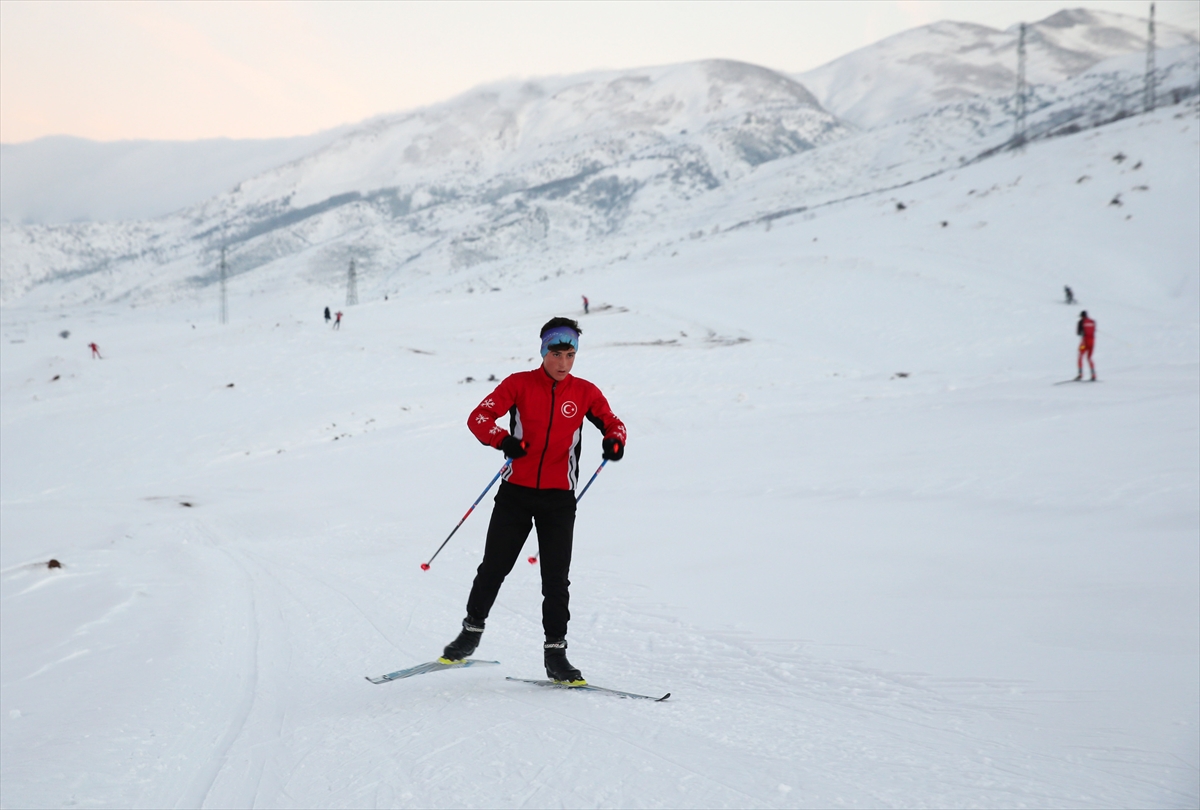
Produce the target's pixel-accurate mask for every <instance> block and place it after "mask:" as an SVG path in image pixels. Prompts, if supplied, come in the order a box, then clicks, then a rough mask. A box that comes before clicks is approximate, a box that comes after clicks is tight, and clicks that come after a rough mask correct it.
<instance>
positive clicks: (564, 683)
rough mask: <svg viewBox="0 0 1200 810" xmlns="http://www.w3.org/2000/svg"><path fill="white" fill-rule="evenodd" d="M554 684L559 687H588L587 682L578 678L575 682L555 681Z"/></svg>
mask: <svg viewBox="0 0 1200 810" xmlns="http://www.w3.org/2000/svg"><path fill="white" fill-rule="evenodd" d="M555 683H556V684H558V685H559V686H587V685H588V682H587V681H585V680H584V679H583V678H580V679H579V680H577V681H555Z"/></svg>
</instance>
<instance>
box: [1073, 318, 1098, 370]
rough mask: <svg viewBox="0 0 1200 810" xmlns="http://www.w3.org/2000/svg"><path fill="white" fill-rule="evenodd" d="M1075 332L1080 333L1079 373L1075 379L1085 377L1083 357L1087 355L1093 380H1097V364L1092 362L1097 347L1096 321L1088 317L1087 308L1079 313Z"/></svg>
mask: <svg viewBox="0 0 1200 810" xmlns="http://www.w3.org/2000/svg"><path fill="white" fill-rule="evenodd" d="M1075 334H1077V335H1079V340H1080V343H1079V374H1078V375H1076V377H1075V380H1076V381H1077V382H1078V381H1079V380H1082V379H1083V358H1084V356H1085V355H1086V356H1087V361H1088V366H1089V367H1090V368H1091V370H1092V382H1095V381H1096V364H1095V363H1093V362H1092V352H1093V351H1094V350H1095V348H1096V322H1095V321H1093V320H1092V319H1091V318H1089V317H1088V314H1087V310H1086V309H1085V310H1084V311H1083V312H1080V313H1079V323H1078V324H1077V325H1076V326H1075Z"/></svg>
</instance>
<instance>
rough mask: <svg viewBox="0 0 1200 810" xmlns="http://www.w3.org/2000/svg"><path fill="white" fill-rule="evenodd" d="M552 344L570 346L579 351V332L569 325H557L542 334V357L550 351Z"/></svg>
mask: <svg viewBox="0 0 1200 810" xmlns="http://www.w3.org/2000/svg"><path fill="white" fill-rule="evenodd" d="M551 346H570V347H571V348H572V349H574V350H575V351H579V333H578V332H576V331H575V330H574V329H572V328H571V327H569V326H556V327H554V328H553V329H551V330H550V331H549V332H547V333H546V334H544V335H542V357H545V356H546V355H547V354H549V353H550V347H551Z"/></svg>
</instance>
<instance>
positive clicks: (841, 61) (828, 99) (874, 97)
mask: <svg viewBox="0 0 1200 810" xmlns="http://www.w3.org/2000/svg"><path fill="white" fill-rule="evenodd" d="M1146 26H1147V22H1146V20H1143V19H1138V18H1136V17H1129V16H1126V15H1123V14H1112V13H1109V12H1103V11H1091V10H1087V9H1081V8H1080V9H1071V10H1064V11H1060V12H1058V13H1056V14H1053V15H1051V16H1050V17H1047V18H1046V19H1044V20H1040V21H1038V22H1035V23H1032V24H1030V25H1028V26H1027V27H1026V34H1025V37H1026V39H1025V47H1026V54H1027V63H1026V80H1027V81H1029V82H1031V83H1035V84H1059V83H1060V82H1063V81H1065V80H1066V79H1069V78H1072V77H1074V76H1077V75H1079V74H1080V73H1083V72H1084V71H1085V70H1087V69H1088V68H1090V67H1092V66H1094V65H1096V64H1097V63H1098V62H1101V61H1104V60H1106V59H1110V58H1112V57H1115V56H1121V55H1124V54H1128V53H1132V52H1143V51H1144V50H1145V48H1146V36H1147V29H1146ZM1018 28H1019V27H1018V26H1012V27H1010V28H1008V29H1005V30H1003V31H1000V30H997V29H994V28H988V27H987V26H983V25H975V24H972V23H961V22H950V21H943V22H936V23H933V24H931V25H924V26H921V27H919V28H913V29H910V30H908V31H904V32H902V33H899V34H896V35H895V36H891V37H888V38H886V39H884V40H881V41H879V42H876V43H874V44H872V45H868V46H867V47H865V48H860V49H858V50H857V51H853V52H851V53H848V54H846V55H845V56H842V57H839V58H838V59H835V60H833V61H832V62H829V63H827V64H825V65H822V66H821V67H818V68H815V69H813V70H809V71H806V72H804V73H799V74H796V76H795V78H796V79H797V80H798V81H800V82H801V83H803V84H804V85H805V87H807V88H808V89H809V90H811V91H812V92H813V94H814V95H815V96H816V97H817V98H818V99H819V100H820V102H821V104H822V105H823V106H824V107H825V108H826V109H827V110H829V111H830V112H832V113H834V114H835V115H837V116H838V117H840V118H842V119H843V120H846V121H849V122H851V123H853V124H855V125H857V126H860V127H872V126H877V125H879V124H882V123H886V122H888V121H894V120H897V119H900V118H905V117H909V116H912V115H917V114H919V113H921V112H924V111H926V110H928V109H931V108H933V107H936V106H938V105H941V104H946V103H950V102H955V101H963V100H967V99H971V98H975V97H978V96H992V95H1001V94H1004V93H1012V92H1014V89H1015V87H1016V75H1017V40H1018ZM1156 41H1157V43H1158V47H1160V48H1163V49H1171V48H1177V47H1180V46H1183V45H1195V44H1196V41H1197V40H1196V37H1195V35H1194V34H1192V33H1191V32H1189V31H1186V30H1184V29H1181V28H1176V27H1174V26H1170V25H1163V24H1161V23H1160V24H1159V25H1158V26H1157V36H1156Z"/></svg>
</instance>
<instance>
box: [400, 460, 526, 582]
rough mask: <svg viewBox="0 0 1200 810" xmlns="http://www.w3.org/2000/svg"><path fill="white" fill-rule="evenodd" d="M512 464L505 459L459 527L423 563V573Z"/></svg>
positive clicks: (463, 517)
mask: <svg viewBox="0 0 1200 810" xmlns="http://www.w3.org/2000/svg"><path fill="white" fill-rule="evenodd" d="M510 464H512V459H511V458H506V459H504V466H502V467H501V468H500V471H499V472H497V473H496V474H495V475H494V476H492V480H491V481H489V482H488V485H487V486H486V487H484V490H483V492H480V493H479V497H478V498H476V499H475V503H473V504H471V508H470V509H468V510H467V513H466V514H465V515H463V516H462V520H460V521H459V522H458V526H455V527H454V528H453V529H452V530H451V531H450V534H449V535H447V536H446V539H445V540H443V541H442V544H441V545H440V546H438V548H437V551H435V552H433V556H432V557H430V558H429V562H423V563H421V570H422V571H428V570H429V566H430V565H431V564H432V563H433V561H434V559H435V558H436V557H437V555H439V554H441V553H442V549H444V548H445V547H446V544H447V543H449V542H450V538H451V537H453V536H454V532H456V531H458V527H459V526H461V525H463V524H464V523H466V522H467V518H469V517H470V516H471V513H472V512H474V511H475V507H476V506H479V502H480V501H482V500H483V496H484V495H487V494H488V490H489V489H491V488H492V485H493V484H495V483H496V481H497V480H499V478H500V476H501V475H503V474H504V471H505V470H507V469H508V466H509V465H510Z"/></svg>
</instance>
